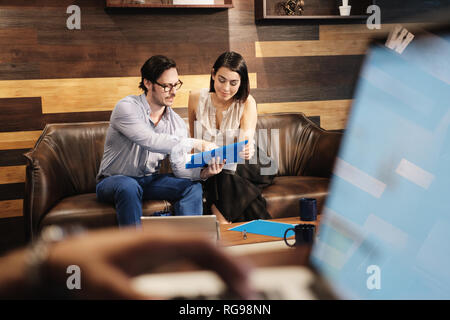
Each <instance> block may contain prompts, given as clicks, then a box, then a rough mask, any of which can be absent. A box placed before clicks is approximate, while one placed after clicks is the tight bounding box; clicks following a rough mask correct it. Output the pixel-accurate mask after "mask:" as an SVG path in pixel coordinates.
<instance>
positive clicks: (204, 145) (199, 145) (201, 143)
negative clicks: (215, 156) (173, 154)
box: [192, 139, 219, 152]
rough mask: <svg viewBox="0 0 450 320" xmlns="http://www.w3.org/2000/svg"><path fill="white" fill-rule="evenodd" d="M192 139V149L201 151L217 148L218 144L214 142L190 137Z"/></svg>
mask: <svg viewBox="0 0 450 320" xmlns="http://www.w3.org/2000/svg"><path fill="white" fill-rule="evenodd" d="M192 141H193V143H194V149H196V150H200V151H202V152H203V151H210V150H213V149H217V148H219V146H218V145H217V144H215V143H214V142H209V141H206V140H201V139H192Z"/></svg>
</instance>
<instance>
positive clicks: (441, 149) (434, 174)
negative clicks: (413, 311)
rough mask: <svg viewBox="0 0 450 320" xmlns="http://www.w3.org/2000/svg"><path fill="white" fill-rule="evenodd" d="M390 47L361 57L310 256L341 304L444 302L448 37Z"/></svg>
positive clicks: (449, 163)
mask: <svg viewBox="0 0 450 320" xmlns="http://www.w3.org/2000/svg"><path fill="white" fill-rule="evenodd" d="M405 39H407V37H405ZM403 44H405V43H403ZM391 47H393V48H392V49H391V48H388V47H387V46H386V45H385V44H384V43H383V44H373V45H371V47H370V50H369V51H368V54H367V56H366V60H365V62H364V65H363V68H362V72H361V74H360V79H359V81H358V85H357V89H356V91H355V96H354V101H353V106H352V111H351V114H350V117H349V120H348V123H347V128H346V132H345V135H344V138H343V142H342V145H341V149H340V151H339V155H338V158H337V161H336V164H335V169H334V173H333V177H332V182H331V185H330V193H329V196H328V199H327V202H326V204H325V209H324V212H323V214H324V216H323V218H322V222H321V225H320V230H319V234H318V239H317V241H316V243H315V245H314V248H313V253H312V255H311V259H312V263H313V265H314V266H315V267H316V268H317V269H318V270H319V272H320V273H321V274H322V275H323V276H324V277H325V279H326V280H328V282H329V283H330V284H331V286H332V287H333V288H334V289H335V291H336V292H337V293H338V294H339V295H340V296H342V297H343V298H349V299H449V298H450V129H449V125H450V33H449V32H448V29H445V30H441V31H440V32H434V33H431V32H428V33H424V34H421V35H414V38H413V39H412V40H411V41H410V42H409V44H407V45H406V47H404V48H403V50H402V46H401V44H400V43H397V45H391Z"/></svg>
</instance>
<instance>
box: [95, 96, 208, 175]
mask: <svg viewBox="0 0 450 320" xmlns="http://www.w3.org/2000/svg"><path fill="white" fill-rule="evenodd" d="M150 112H151V109H150V106H149V104H148V102H147V99H146V97H145V94H141V95H140V96H134V95H131V96H127V97H125V98H123V99H122V100H120V101H119V102H118V103H117V105H116V106H115V108H114V110H113V112H112V114H111V119H110V123H109V128H108V130H107V132H106V140H105V148H104V152H103V159H102V162H101V164H100V169H99V172H98V175H97V181H99V180H100V179H102V178H104V177H109V176H113V175H125V176H131V177H142V176H147V175H151V174H155V173H158V172H159V168H160V166H161V161H162V160H163V159H164V158H165V156H166V155H167V154H170V152H171V150H172V149H173V148H174V147H175V146H179V144H185V143H186V142H187V141H188V139H187V138H188V135H187V134H188V133H187V127H186V123H185V122H184V120H183V119H182V118H181V117H180V116H179V115H178V114H177V113H176V112H175V111H173V110H172V109H171V108H170V107H166V110H165V112H164V114H163V116H162V118H161V120H160V121H159V122H158V124H157V125H156V126H155V124H154V123H153V122H152V121H151V120H150ZM170 164H171V167H172V171H173V173H174V175H175V176H176V177H179V178H187V179H191V180H199V179H200V171H201V168H196V169H186V168H185V164H186V161H185V158H180V157H178V158H177V159H175V160H174V159H173V158H172V157H171V158H170Z"/></svg>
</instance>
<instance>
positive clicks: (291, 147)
mask: <svg viewBox="0 0 450 320" xmlns="http://www.w3.org/2000/svg"><path fill="white" fill-rule="evenodd" d="M256 129H257V134H258V132H261V130H259V129H267V140H268V142H267V146H264V143H263V146H264V147H265V148H266V149H267V153H269V154H270V156H271V158H272V159H275V160H278V175H279V176H316V177H327V178H328V177H330V175H331V171H332V169H333V164H334V160H335V157H336V155H337V152H338V148H339V144H340V141H341V137H342V133H339V132H331V131H327V130H324V129H322V128H320V127H319V126H317V125H316V124H315V123H314V122H312V121H311V120H310V119H308V118H307V117H305V115H304V114H303V113H279V114H265V115H259V116H258V123H257V126H256ZM263 132H264V130H262V133H263ZM277 135H278V139H277ZM272 139H275V141H272ZM274 142H275V144H278V146H276V145H275V146H274ZM276 153H278V155H277V154H276Z"/></svg>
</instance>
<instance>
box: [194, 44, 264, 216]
mask: <svg viewBox="0 0 450 320" xmlns="http://www.w3.org/2000/svg"><path fill="white" fill-rule="evenodd" d="M188 113H189V127H190V133H191V137H195V138H198V139H204V140H207V141H210V142H214V143H216V144H217V145H220V146H222V145H225V144H229V143H233V142H234V140H233V139H234V138H237V140H238V141H244V140H248V141H249V143H248V144H247V145H246V146H245V148H244V149H243V150H242V152H240V154H239V155H240V157H241V158H243V159H245V160H250V159H251V161H249V162H250V163H257V161H256V159H252V158H253V157H256V153H255V147H254V140H253V138H254V135H255V129H256V122H257V118H258V113H257V109H256V102H255V99H254V98H253V97H252V96H251V95H250V83H249V78H248V71H247V65H246V63H245V61H244V59H243V58H242V56H241V55H240V54H238V53H236V52H225V53H223V54H222V55H220V56H219V58H217V60H216V62H215V63H214V66H213V68H212V70H211V80H210V88H209V90H208V89H202V90H200V91H197V92H191V94H190V96H189V105H188ZM264 163H267V160H266V161H264ZM259 171H260V166H259V165H258V164H249V163H248V162H246V163H245V164H227V165H225V167H224V170H223V171H222V172H221V173H220V174H218V175H215V176H214V177H211V178H209V179H208V180H207V181H206V183H205V184H204V194H205V196H206V200H207V201H206V204H205V206H206V207H205V208H204V212H205V213H206V214H208V213H213V214H215V215H216V216H217V218H218V220H219V222H221V223H231V222H239V221H249V220H254V219H270V214H269V213H268V212H267V210H266V202H265V200H264V198H263V197H262V196H261V189H262V187H263V186H266V185H268V184H270V183H271V182H272V179H273V176H261V175H260V172H259Z"/></svg>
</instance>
